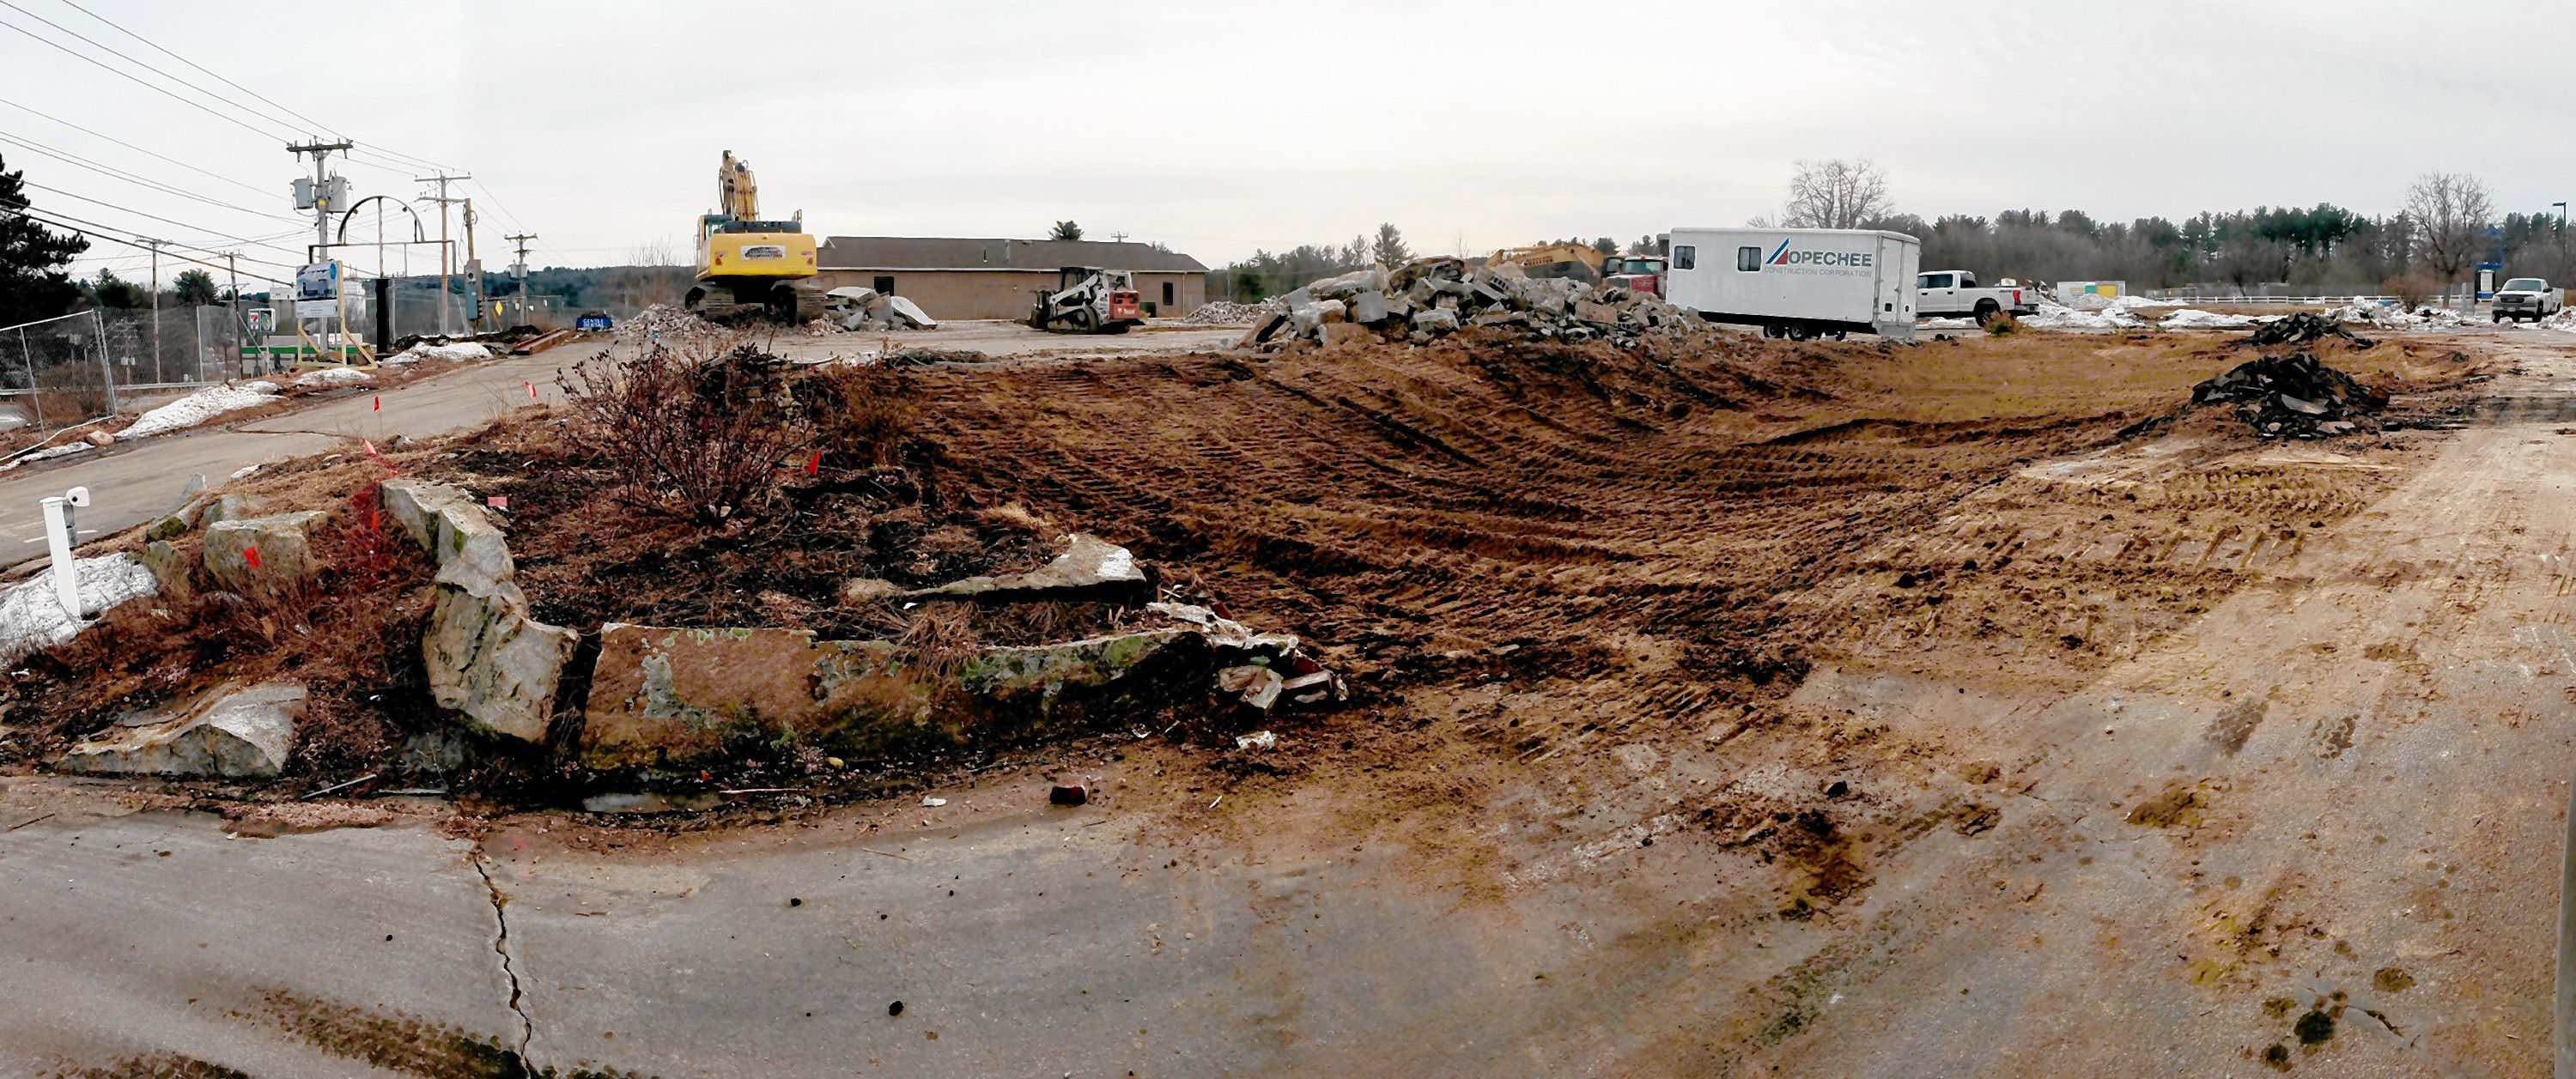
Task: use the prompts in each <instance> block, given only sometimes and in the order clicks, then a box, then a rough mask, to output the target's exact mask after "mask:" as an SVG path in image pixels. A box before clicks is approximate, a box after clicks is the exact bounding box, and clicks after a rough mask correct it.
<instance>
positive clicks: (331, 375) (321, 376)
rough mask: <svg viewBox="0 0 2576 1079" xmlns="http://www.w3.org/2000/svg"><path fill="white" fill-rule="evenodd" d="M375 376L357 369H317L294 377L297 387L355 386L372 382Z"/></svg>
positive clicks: (362, 369)
mask: <svg viewBox="0 0 2576 1079" xmlns="http://www.w3.org/2000/svg"><path fill="white" fill-rule="evenodd" d="M375 380H376V376H375V375H374V374H373V373H371V372H369V371H367V370H366V369H364V368H359V367H319V368H315V369H313V370H311V371H306V372H304V373H303V374H301V375H298V376H296V378H295V384H296V385H298V386H355V385H357V384H358V383H361V382H373V381H375Z"/></svg>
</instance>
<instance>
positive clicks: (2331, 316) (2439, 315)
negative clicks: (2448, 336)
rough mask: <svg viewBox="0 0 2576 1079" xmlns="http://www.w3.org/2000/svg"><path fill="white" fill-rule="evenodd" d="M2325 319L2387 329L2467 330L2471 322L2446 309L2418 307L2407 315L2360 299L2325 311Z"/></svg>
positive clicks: (2383, 303)
mask: <svg viewBox="0 0 2576 1079" xmlns="http://www.w3.org/2000/svg"><path fill="white" fill-rule="evenodd" d="M2325 317H2326V318H2327V319H2328V320H2331V321H2334V322H2358V323H2361V324H2363V325H2365V326H2382V327H2387V328H2390V329H2423V328H2426V327H2437V326H2466V325H2468V324H2469V323H2470V321H2471V320H2470V319H2469V317H2468V316H2466V315H2463V314H2461V313H2459V312H2457V311H2453V310H2451V309H2449V308H2446V307H2419V308H2416V309H2414V310H2412V311H2409V310H2407V309H2406V308H2404V307H2402V306H2399V305H2397V304H2393V303H2389V302H2387V301H2385V300H2373V299H2369V298H2367V297H2362V296H2355V297H2353V298H2352V303H2351V304H2349V305H2346V306H2343V307H2330V308H2327V309H2326V313H2325Z"/></svg>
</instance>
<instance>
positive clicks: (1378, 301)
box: [1350, 289, 1387, 326]
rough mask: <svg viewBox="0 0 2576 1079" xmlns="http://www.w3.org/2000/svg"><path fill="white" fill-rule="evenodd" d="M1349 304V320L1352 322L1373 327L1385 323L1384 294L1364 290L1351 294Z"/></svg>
mask: <svg viewBox="0 0 2576 1079" xmlns="http://www.w3.org/2000/svg"><path fill="white" fill-rule="evenodd" d="M1350 304H1351V309H1350V320H1351V321H1353V322H1358V323H1363V324H1366V325H1370V326H1375V325H1377V324H1378V323H1381V322H1384V321H1386V316H1387V301H1386V293H1383V292H1379V291H1377V290H1376V289H1365V290H1362V291H1360V292H1356V293H1353V294H1352V295H1351V299H1350Z"/></svg>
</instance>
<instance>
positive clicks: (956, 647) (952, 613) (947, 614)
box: [894, 603, 984, 674]
mask: <svg viewBox="0 0 2576 1079" xmlns="http://www.w3.org/2000/svg"><path fill="white" fill-rule="evenodd" d="M894 645H895V658H896V660H897V661H898V662H903V663H909V664H912V665H914V666H917V667H920V668H922V669H924V670H927V671H932V672H936V673H940V674H945V673H948V672H950V671H954V670H956V669H957V668H959V667H962V666H964V665H965V664H966V662H967V661H968V660H971V659H974V658H975V657H976V656H978V655H981V654H983V651H984V642H983V639H982V638H981V637H980V636H978V635H977V634H976V632H975V621H974V608H973V607H972V605H969V604H964V603H925V604H922V605H921V606H920V607H918V608H916V609H915V610H914V611H913V613H912V617H911V618H909V619H907V620H906V621H905V623H904V627H903V632H902V633H901V634H899V635H897V636H896V637H895V639H894Z"/></svg>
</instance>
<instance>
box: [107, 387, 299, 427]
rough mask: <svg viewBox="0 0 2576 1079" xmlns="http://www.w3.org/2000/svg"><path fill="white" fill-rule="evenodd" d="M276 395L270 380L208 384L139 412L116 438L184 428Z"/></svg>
mask: <svg viewBox="0 0 2576 1079" xmlns="http://www.w3.org/2000/svg"><path fill="white" fill-rule="evenodd" d="M275 396H277V384H276V383H274V382H245V383H242V384H241V385H239V386H208V387H206V388H205V389H202V390H198V391H197V392H195V393H192V394H189V395H188V396H186V397H182V398H180V399H178V400H176V401H172V402H170V403H169V404H166V405H163V406H161V407H159V408H156V409H153V410H152V411H150V412H146V413H144V414H143V418H142V419H139V420H136V421H134V426H132V427H128V428H126V429H125V430H123V431H119V432H117V435H116V437H118V438H150V437H152V436H154V435H166V434H169V433H170V432H172V431H184V430H186V429H188V428H191V427H195V426H196V425H198V424H201V423H204V422H206V421H208V420H211V419H214V418H215V417H217V416H221V415H223V414H224V413H227V412H238V411H241V410H242V409H245V408H250V407H253V406H256V405H259V404H262V403H264V402H266V401H267V400H268V399H269V398H271V397H275Z"/></svg>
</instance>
